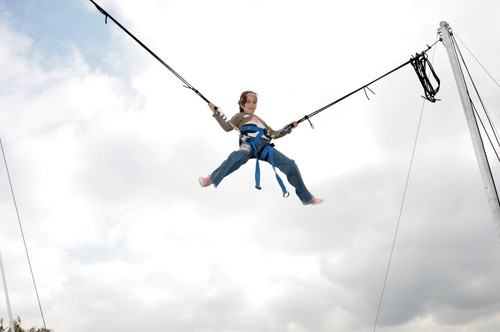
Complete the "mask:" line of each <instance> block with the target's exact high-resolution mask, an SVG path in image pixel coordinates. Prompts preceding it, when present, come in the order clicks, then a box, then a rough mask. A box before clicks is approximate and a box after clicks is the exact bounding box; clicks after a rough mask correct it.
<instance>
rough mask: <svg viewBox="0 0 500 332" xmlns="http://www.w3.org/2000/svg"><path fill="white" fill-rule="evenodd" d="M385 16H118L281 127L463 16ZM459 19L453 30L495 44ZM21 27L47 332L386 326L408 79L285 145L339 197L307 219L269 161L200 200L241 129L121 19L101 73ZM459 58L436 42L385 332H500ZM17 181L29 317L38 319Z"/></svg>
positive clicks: (18, 280) (176, 63) (120, 12)
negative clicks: (435, 89)
mask: <svg viewBox="0 0 500 332" xmlns="http://www.w3.org/2000/svg"><path fill="white" fill-rule="evenodd" d="M384 3H385V4H387V5H389V7H383V6H382V5H380V4H378V3H377V4H372V3H368V2H364V3H361V4H358V3H356V4H354V3H353V4H351V3H346V4H343V5H337V4H335V6H333V5H331V4H329V3H327V2H322V1H313V2H308V3H307V5H304V4H302V3H301V2H298V1H293V2H286V3H285V2H282V1H270V2H262V1H248V2H243V3H241V2H234V1H216V2H210V3H209V2H193V3H191V2H181V1H171V2H164V1H163V2H160V1H156V2H148V3H145V4H143V3H141V4H139V3H137V2H123V1H122V2H116V3H115V2H112V1H103V2H102V3H100V5H101V6H102V7H103V8H105V9H106V10H108V11H109V12H110V14H112V15H113V16H114V17H115V18H117V19H119V20H120V21H121V22H122V23H123V24H124V25H125V26H126V27H127V28H129V29H130V31H131V32H133V33H134V34H136V35H137V36H138V37H139V38H141V40H143V41H144V42H145V43H146V44H147V45H148V46H149V47H151V48H152V49H153V50H154V51H155V52H156V53H157V54H158V55H159V56H160V57H161V58H163V59H164V60H165V61H166V62H167V63H169V65H171V66H172V67H173V68H174V69H175V70H177V71H178V72H179V73H181V74H182V75H183V77H185V78H186V79H187V80H188V81H189V82H190V83H191V84H193V85H194V86H195V87H196V88H198V89H199V90H200V91H201V92H202V93H204V94H205V96H207V97H208V98H210V100H212V101H214V102H216V103H217V104H218V105H220V106H221V107H222V109H223V110H224V111H225V112H226V114H227V115H232V113H233V112H235V111H236V99H237V96H238V95H239V93H240V92H241V91H242V90H245V89H247V88H251V89H255V90H257V91H258V92H259V93H260V99H259V114H261V115H262V116H263V117H264V118H265V119H266V121H267V122H268V123H270V124H271V125H272V126H273V127H275V128H278V127H280V126H282V125H284V124H285V123H287V122H290V121H291V120H294V119H298V118H300V117H302V116H304V115H305V114H308V113H310V112H312V111H314V110H316V109H319V108H320V107H322V106H324V105H326V104H328V103H330V102H332V101H333V100H335V99H337V98H340V97H342V96H343V95H344V94H346V93H349V92H350V91H352V90H354V89H356V88H358V87H359V86H360V85H362V84H366V83H368V82H369V81H370V80H373V79H374V78H376V77H378V76H380V75H382V74H384V73H385V72H387V71H389V70H391V69H393V68H394V67H396V66H398V65H399V64H401V63H402V62H404V61H406V60H407V59H406V58H407V57H409V55H410V54H411V53H412V52H416V51H421V50H423V49H424V48H425V44H426V43H430V42H432V41H433V39H434V38H435V32H436V30H437V27H438V24H439V21H440V20H442V19H443V18H441V17H438V16H441V15H444V14H448V13H449V12H448V11H444V9H443V8H444V6H443V7H442V8H441V5H438V4H435V3H432V6H431V5H430V3H424V4H421V3H419V5H418V6H403V5H402V4H401V3H399V2H398V3H397V4H395V3H393V2H391V1H386V2H384ZM455 4H456V3H455ZM490 5H491V4H490ZM398 6H399V7H398ZM462 6H463V4H462ZM491 6H493V7H491V8H490V9H492V10H490V11H488V12H489V13H494V12H495V11H494V10H493V9H495V7H494V5H491ZM456 7H457V9H456V10H454V11H453V13H451V14H449V15H451V16H452V17H451V19H454V20H455V21H456V22H457V23H456V25H453V26H454V27H455V26H456V30H459V27H460V28H461V29H460V30H464V31H467V30H468V29H470V30H473V31H475V32H477V30H476V28H475V27H473V26H468V25H467V24H468V22H469V21H468V18H467V20H465V18H464V15H465V14H462V13H461V11H460V10H459V9H460V8H464V7H460V6H459V5H457V6H456ZM2 8H8V7H6V6H5V5H4V6H3V7H2ZM382 8H389V9H382ZM429 8H434V10H433V11H431V10H430V9H429ZM436 8H437V9H436ZM446 8H448V7H446ZM467 8H468V12H471V13H480V12H481V11H482V8H484V7H483V6H479V5H478V6H477V7H476V6H470V5H468V6H467ZM87 9H88V10H91V11H95V15H96V16H99V15H101V14H99V13H98V12H97V11H96V10H95V9H94V8H93V7H92V6H89V5H87ZM13 16H14V17H15V14H14V15H13ZM486 16H487V17H486V18H485V19H484V20H483V21H482V22H488V26H489V27H491V28H492V30H491V31H496V30H495V29H494V28H495V26H496V24H497V21H496V19H495V20H494V19H493V18H492V17H494V15H486ZM490 16H491V17H490ZM3 17H9V15H7V16H5V15H4V16H3ZM445 19H448V18H445ZM451 19H450V20H451ZM102 20H104V18H103V17H102ZM9 22H10V21H9V20H5V21H3V23H2V24H0V37H2V38H1V40H3V41H6V42H5V45H7V47H2V48H0V66H1V67H2V68H4V69H3V72H2V76H1V77H0V88H1V93H0V109H1V110H2V111H1V112H0V114H1V115H0V117H1V118H0V131H1V133H2V134H1V136H2V137H1V138H2V142H3V143H4V147H5V150H6V155H7V160H8V162H9V166H10V171H11V176H12V180H13V184H14V189H15V192H16V198H17V201H18V204H19V207H20V212H21V217H22V220H23V225H24V228H25V233H26V237H27V240H28V245H29V249H30V251H31V256H32V257H31V258H32V262H33V265H34V272H35V276H36V277H37V280H38V286H39V289H40V293H41V301H42V305H43V307H44V311H45V314H46V317H47V323H48V327H49V328H53V329H54V330H55V331H56V332H57V331H65V330H68V331H69V330H71V331H83V330H89V329H96V328H97V327H99V328H103V329H111V330H116V329H121V330H125V331H132V330H137V329H157V328H158V326H163V327H165V326H168V327H169V328H170V329H172V330H175V331H188V330H189V331H193V330H195V331H201V330H204V331H263V330H264V331H330V330H332V329H337V330H350V331H366V330H368V329H369V330H372V327H373V323H374V319H375V316H376V311H377V305H378V302H379V300H380V293H381V287H382V284H383V280H384V276H385V271H386V268H387V261H388V258H389V254H390V250H391V245H392V240H393V236H394V232H395V228H396V223H397V220H398V215H399V211H400V207H401V202H402V195H403V193H404V187H405V182H406V177H407V173H408V168H409V163H410V158H411V152H412V149H413V144H414V140H415V136H416V131H417V124H418V121H419V119H420V111H421V107H422V100H421V98H420V94H422V90H421V87H420V86H419V85H418V82H417V79H416V77H415V75H414V73H413V72H412V70H411V68H410V67H408V68H405V69H403V70H401V71H398V72H397V73H395V74H393V75H391V76H389V77H388V78H385V79H384V80H383V81H380V82H378V83H376V84H374V85H373V86H371V87H370V88H371V89H372V90H373V91H374V92H375V93H376V95H371V94H369V96H370V101H368V100H367V99H366V97H365V96H364V95H363V92H359V93H358V94H356V95H354V96H353V97H351V98H348V99H346V100H344V101H342V102H341V103H339V104H338V105H335V106H334V107H332V108H331V109H328V110H326V111H325V112H323V113H321V114H320V115H318V116H317V117H314V118H313V119H312V122H313V123H314V125H315V127H316V129H315V130H311V129H310V128H309V124H308V123H307V122H304V123H302V124H301V125H300V127H299V128H297V129H296V130H295V131H294V133H293V134H292V135H290V136H287V137H286V138H284V139H282V140H279V141H277V142H276V144H277V147H278V148H279V149H280V151H282V152H284V153H285V154H287V155H289V156H290V157H292V158H293V159H295V160H296V161H297V163H298V164H299V166H300V168H301V172H302V174H303V176H304V179H305V180H306V183H307V185H308V187H309V189H310V190H311V191H312V192H313V193H314V194H316V195H318V196H320V197H323V198H325V203H323V204H322V205H319V206H315V207H304V206H302V204H300V202H299V201H298V199H297V198H296V197H295V195H294V194H293V192H292V195H291V197H290V198H288V199H286V200H285V199H281V194H280V190H279V187H278V185H277V184H276V180H275V178H274V173H273V172H272V171H271V170H270V168H267V167H264V168H263V170H262V185H263V189H262V191H257V190H255V189H254V188H253V186H254V179H253V175H254V162H253V161H250V162H249V163H248V165H245V166H244V167H242V168H241V170H239V171H238V172H236V173H234V174H232V175H231V177H229V178H227V179H225V180H224V182H223V183H222V184H221V185H220V186H219V188H217V189H214V188H206V189H203V190H202V189H201V188H200V187H199V184H198V183H197V177H198V176H201V175H206V174H208V173H209V172H211V171H212V170H213V169H214V168H215V167H217V166H218V165H219V163H220V162H221V161H222V160H223V159H224V158H226V156H227V154H228V153H229V151H231V150H232V149H234V148H235V147H236V139H237V138H236V135H234V133H231V134H227V133H224V132H223V131H222V130H220V129H219V128H218V126H217V124H216V122H215V121H214V120H213V119H212V118H211V117H210V111H209V110H208V108H207V107H206V105H204V102H203V101H202V100H200V98H199V97H197V96H196V95H195V94H193V92H192V91H190V90H188V89H184V88H183V87H182V82H180V81H179V80H177V78H176V77H175V76H173V75H172V74H171V73H170V72H169V71H168V70H167V69H166V68H164V67H163V66H162V65H161V64H159V63H158V62H157V61H156V60H155V59H154V58H152V57H151V56H150V55H148V54H147V53H146V52H145V51H144V50H143V49H142V48H141V47H140V46H139V45H137V44H136V43H135V42H134V41H133V40H131V39H130V38H129V37H128V36H126V35H125V34H124V33H123V32H122V31H120V30H119V28H118V27H117V26H116V25H115V24H113V23H112V22H108V25H104V24H103V23H102V21H100V23H101V24H102V25H101V26H100V28H99V30H98V32H95V30H92V33H95V34H96V35H97V34H99V36H102V34H106V33H107V34H110V35H111V41H109V43H111V44H113V47H109V44H106V45H101V47H102V48H103V49H104V50H101V51H102V53H101V54H102V57H100V60H99V61H95V58H94V59H93V60H92V61H91V60H89V58H88V54H89V53H88V52H84V51H83V50H82V49H80V47H81V46H80V45H81V44H78V43H76V42H75V43H72V42H71V41H64V42H61V43H60V45H63V46H64V52H61V53H60V54H59V55H54V54H58V53H57V51H56V52H55V53H51V54H47V53H46V52H44V51H43V50H42V49H41V48H39V47H38V46H37V40H34V39H33V37H30V36H28V35H26V33H24V32H23V33H21V32H19V31H16V30H15V29H14V28H13V27H12V25H11V24H10V23H9ZM248 22H250V23H251V24H248ZM451 23H452V24H453V23H454V22H453V21H452V22H451ZM89 24H94V22H89ZM485 24H486V23H485ZM464 25H465V26H464ZM396 27H399V28H396ZM403 32H406V35H405V34H404V33H403ZM89 33H90V32H89ZM469 33H470V35H469ZM461 35H462V36H463V39H468V40H470V41H471V42H473V43H476V42H477V40H475V39H474V38H473V37H471V36H474V35H473V34H472V32H464V33H461ZM106 43H108V42H106ZM439 46H441V45H438V46H437V47H439ZM476 46H477V45H476ZM477 48H478V47H476V49H477ZM492 48H493V49H495V48H498V47H497V46H496V45H492ZM86 51H87V50H86ZM93 54H94V55H95V54H96V53H93ZM483 54H484V58H485V59H487V61H491V60H489V59H491V58H490V57H489V56H486V53H483V51H481V55H483ZM443 59H444V60H443ZM446 61H447V59H446V57H445V54H444V51H443V49H442V48H441V49H439V50H438V51H436V64H435V68H436V70H437V71H438V74H439V75H440V77H441V78H442V89H441V91H440V94H439V95H438V97H440V98H441V99H442V102H440V103H438V104H432V105H431V104H429V103H426V104H425V109H424V113H423V117H422V124H421V128H420V135H419V141H418V145H417V149H416V154H415V160H414V163H413V167H412V173H411V177H410V182H409V186H408V191H407V195H406V198H405V205H404V208H403V211H402V215H401V223H400V227H399V231H398V237H397V241H396V246H395V251H394V257H393V261H392V265H391V269H390V273H389V278H388V283H387V289H386V292H385V294H384V301H383V303H382V308H381V312H380V320H379V325H378V328H377V330H383V331H392V330H396V329H398V330H401V329H416V330H428V331H432V332H446V331H450V330H456V329H465V328H469V329H474V330H481V331H493V328H494V327H495V326H497V325H498V315H497V312H498V309H499V306H500V303H499V302H498V300H497V299H496V298H495V297H494V294H498V287H497V286H496V284H497V282H496V280H498V276H499V274H500V270H499V269H498V268H497V267H496V266H497V265H498V264H496V262H497V261H498V255H499V251H498V242H497V239H496V237H495V233H494V231H495V230H494V227H493V226H492V225H491V217H490V212H489V210H488V206H487V203H486V199H485V194H484V190H483V188H482V184H481V181H480V177H479V174H478V171H477V166H476V161H475V159H474V154H473V152H472V150H471V145H470V138H469V137H468V133H467V128H466V125H465V121H464V120H463V114H462V111H461V108H460V105H459V103H458V100H456V97H457V96H456V92H455V90H454V89H455V87H454V85H453V84H454V82H453V81H452V79H451V72H450V71H449V65H448V64H447V63H446ZM91 62H92V64H90V63H91ZM110 67H111V69H110ZM494 104H495V103H492V105H494ZM0 175H1V179H0V185H1V188H2V190H1V191H0V199H1V201H0V203H1V204H0V213H1V214H2V218H3V220H5V226H4V229H3V230H2V238H1V240H2V242H3V243H2V248H0V249H1V250H2V254H3V257H4V262H5V266H6V270H7V278H8V282H9V290H10V292H11V294H12V305H13V308H14V313H15V315H19V316H21V318H23V321H24V322H26V324H28V325H38V326H40V325H41V323H40V318H39V314H38V312H37V308H36V302H35V301H36V300H35V298H34V294H33V291H32V289H33V286H32V285H31V280H30V278H29V271H28V268H27V264H26V258H25V255H24V252H23V250H24V249H23V247H22V243H21V239H20V236H19V228H18V225H17V221H16V216H15V213H14V212H13V206H12V198H11V197H10V193H9V188H8V185H9V184H8V181H7V179H6V173H5V170H4V169H3V168H2V169H0ZM291 189H292V188H289V190H291ZM5 312H6V308H5V305H4V304H3V303H2V302H1V301H0V316H2V317H4V318H5V316H6V314H5Z"/></svg>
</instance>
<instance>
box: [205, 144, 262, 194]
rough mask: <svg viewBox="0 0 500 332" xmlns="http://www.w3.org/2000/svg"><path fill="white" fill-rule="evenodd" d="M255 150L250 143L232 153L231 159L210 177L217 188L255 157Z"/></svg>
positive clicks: (242, 145)
mask: <svg viewBox="0 0 500 332" xmlns="http://www.w3.org/2000/svg"><path fill="white" fill-rule="evenodd" d="M253 153H254V152H253V148H252V146H251V145H250V144H248V143H243V144H241V145H240V149H239V150H237V151H234V152H232V153H231V154H230V155H229V157H228V158H227V159H226V160H225V161H224V162H223V163H222V164H221V165H220V166H219V168H217V169H216V170H215V171H213V173H212V174H211V175H210V179H211V180H212V183H213V184H214V186H215V187H217V186H218V185H219V183H220V182H221V181H222V179H224V178H225V177H226V176H228V175H229V174H231V173H233V172H234V171H236V170H237V169H238V168H240V166H241V165H243V164H245V163H246V162H247V161H248V159H250V158H252V156H253Z"/></svg>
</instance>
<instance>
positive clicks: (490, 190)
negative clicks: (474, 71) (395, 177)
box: [440, 21, 500, 242]
mask: <svg viewBox="0 0 500 332" xmlns="http://www.w3.org/2000/svg"><path fill="white" fill-rule="evenodd" d="M440 26H441V36H442V37H443V42H444V45H445V47H446V51H447V52H448V57H449V59H450V62H451V68H452V69H453V74H454V75H455V81H456V82H457V88H458V93H459V94H460V100H461V101H462V106H463V108H464V112H465V118H466V119H467V124H468V126H469V131H470V134H471V137H472V144H473V145H474V151H475V152H476V159H477V162H478V164H479V171H480V172H481V177H482V178H483V183H484V186H485V189H486V194H487V196H488V202H489V205H490V209H491V212H492V214H493V222H494V223H495V227H496V230H497V237H498V240H499V242H500V203H499V201H498V194H497V190H496V187H495V182H494V181H493V176H492V174H491V169H490V166H489V164H488V160H487V157H486V151H485V150H484V146H483V142H482V139H481V135H480V132H479V127H478V125H477V122H476V118H475V116H474V112H473V109H472V101H471V99H470V96H469V94H468V92H467V86H466V84H465V80H464V78H463V75H462V74H461V71H460V67H459V61H458V57H457V54H456V52H455V51H454V49H453V45H452V41H451V37H450V35H451V34H452V31H451V28H450V26H449V24H448V23H446V22H445V21H443V22H441V23H440Z"/></svg>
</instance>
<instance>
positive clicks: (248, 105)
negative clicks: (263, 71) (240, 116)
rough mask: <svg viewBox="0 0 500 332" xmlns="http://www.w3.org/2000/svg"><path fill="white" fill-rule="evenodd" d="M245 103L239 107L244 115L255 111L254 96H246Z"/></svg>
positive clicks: (255, 98) (255, 100)
mask: <svg viewBox="0 0 500 332" xmlns="http://www.w3.org/2000/svg"><path fill="white" fill-rule="evenodd" d="M246 99H247V101H246V102H245V104H243V105H241V108H243V112H244V113H246V114H253V113H254V112H255V110H256V109H257V97H256V96H254V95H248V96H247V97H246Z"/></svg>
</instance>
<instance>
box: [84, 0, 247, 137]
mask: <svg viewBox="0 0 500 332" xmlns="http://www.w3.org/2000/svg"><path fill="white" fill-rule="evenodd" d="M90 2H92V3H93V4H94V6H95V7H96V8H97V10H99V12H101V14H103V15H104V16H105V20H104V23H106V24H108V18H110V19H111V20H112V21H113V22H115V24H116V25H118V26H119V27H120V28H121V29H122V30H123V31H124V32H126V33H127V34H128V35H129V36H130V37H132V39H133V40H135V41H136V42H137V43H138V44H139V45H141V46H142V47H143V48H144V49H145V50H146V51H148V52H149V54H151V55H152V56H153V57H154V58H155V59H156V60H158V61H159V62H160V63H161V64H162V65H164V66H165V67H166V68H167V69H168V70H170V71H171V72H172V74H174V75H175V76H176V77H177V78H178V79H180V80H181V81H182V83H184V87H185V88H188V89H191V90H193V92H194V93H196V94H197V95H198V96H199V97H200V98H201V99H203V100H204V101H206V102H207V104H209V103H210V101H209V100H208V99H207V98H206V97H205V96H204V95H202V94H201V92H200V91H198V90H197V89H195V87H194V86H192V85H191V84H190V83H189V82H188V81H186V80H185V79H184V78H183V77H182V76H181V75H180V74H179V73H177V72H176V71H175V70H174V69H173V68H172V67H170V66H169V65H168V64H167V63H166V62H165V61H163V60H162V59H161V58H160V57H159V56H158V55H156V54H155V53H154V52H153V51H151V50H150V49H149V48H148V47H147V46H146V45H144V44H143V43H142V42H141V41H140V40H139V39H138V38H137V37H135V36H134V35H133V34H132V33H131V32H130V31H128V30H127V29H126V28H125V27H124V26H123V25H121V24H120V22H118V21H117V20H116V19H115V18H114V17H113V16H111V15H110V14H109V13H108V12H107V11H105V10H104V9H103V8H102V7H101V6H99V5H98V4H97V3H95V2H94V1H93V0H90ZM215 114H217V116H219V117H220V118H222V119H223V120H224V121H226V122H227V123H229V124H230V125H231V126H232V127H233V129H235V130H236V131H239V130H238V128H237V127H236V126H235V125H233V124H232V123H231V122H230V121H229V120H228V119H227V117H226V116H225V115H224V113H223V112H222V111H221V110H220V108H219V107H217V106H216V107H215Z"/></svg>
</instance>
